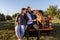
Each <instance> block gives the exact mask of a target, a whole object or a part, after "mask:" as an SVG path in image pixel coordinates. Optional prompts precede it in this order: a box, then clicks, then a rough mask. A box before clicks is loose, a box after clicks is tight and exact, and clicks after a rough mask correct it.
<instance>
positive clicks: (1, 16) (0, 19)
mask: <svg viewBox="0 0 60 40" xmlns="http://www.w3.org/2000/svg"><path fill="white" fill-rule="evenodd" d="M5 20H6V19H5V15H4V14H2V13H0V21H5Z"/></svg>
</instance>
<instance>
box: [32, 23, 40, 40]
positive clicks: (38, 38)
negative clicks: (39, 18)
mask: <svg viewBox="0 0 60 40" xmlns="http://www.w3.org/2000/svg"><path fill="white" fill-rule="evenodd" d="M33 27H34V28H35V29H36V31H37V40H40V30H39V26H38V25H37V24H34V25H33Z"/></svg>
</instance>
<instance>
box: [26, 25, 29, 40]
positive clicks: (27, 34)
mask: <svg viewBox="0 0 60 40" xmlns="http://www.w3.org/2000/svg"><path fill="white" fill-rule="evenodd" d="M28 29H29V28H28V26H27V29H26V38H27V40H29V31H28Z"/></svg>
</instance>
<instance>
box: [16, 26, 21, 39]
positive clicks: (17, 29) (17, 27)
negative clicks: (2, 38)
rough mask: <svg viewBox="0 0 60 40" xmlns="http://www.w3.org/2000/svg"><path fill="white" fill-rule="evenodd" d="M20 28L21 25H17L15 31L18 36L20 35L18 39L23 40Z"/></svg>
mask: <svg viewBox="0 0 60 40" xmlns="http://www.w3.org/2000/svg"><path fill="white" fill-rule="evenodd" d="M20 29H21V27H20V25H18V26H16V27H15V32H16V36H17V37H18V40H22V39H21V32H20Z"/></svg>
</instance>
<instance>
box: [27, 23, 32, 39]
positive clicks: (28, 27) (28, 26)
mask: <svg viewBox="0 0 60 40" xmlns="http://www.w3.org/2000/svg"><path fill="white" fill-rule="evenodd" d="M31 26H32V24H29V25H27V29H26V37H27V40H29V36H30V35H29V29H30V27H31Z"/></svg>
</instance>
